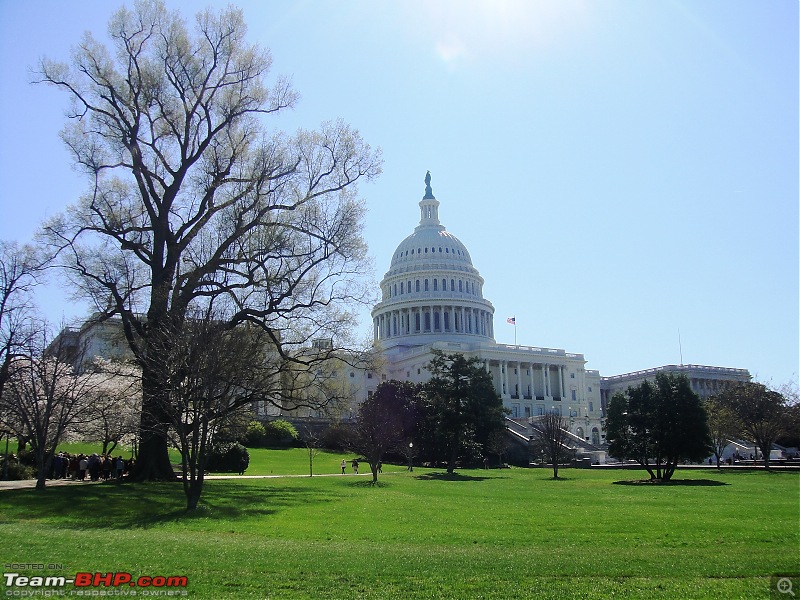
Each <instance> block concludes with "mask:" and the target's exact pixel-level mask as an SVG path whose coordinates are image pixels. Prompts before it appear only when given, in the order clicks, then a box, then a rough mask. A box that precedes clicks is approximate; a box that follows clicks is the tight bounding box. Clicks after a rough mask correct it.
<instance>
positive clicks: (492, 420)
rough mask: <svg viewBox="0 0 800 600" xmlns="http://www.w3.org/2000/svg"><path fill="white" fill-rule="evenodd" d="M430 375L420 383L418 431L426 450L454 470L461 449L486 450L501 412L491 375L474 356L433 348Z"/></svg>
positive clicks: (499, 425) (500, 424)
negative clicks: (444, 351)
mask: <svg viewBox="0 0 800 600" xmlns="http://www.w3.org/2000/svg"><path fill="white" fill-rule="evenodd" d="M433 355H434V356H433V359H432V360H431V361H430V363H429V364H428V371H430V373H431V375H432V377H431V378H430V380H429V381H428V382H427V383H426V384H424V386H423V392H424V393H423V399H422V405H423V410H422V414H423V416H422V423H421V432H422V437H423V443H424V444H425V445H426V451H428V452H431V451H432V452H433V453H434V454H436V455H437V456H438V457H440V458H443V459H444V460H446V462H447V472H448V473H449V474H452V473H453V472H454V470H455V467H456V463H457V462H458V460H459V458H460V457H461V456H462V455H463V454H468V455H469V454H471V455H475V454H477V455H478V456H480V455H482V454H483V453H485V451H486V448H487V445H488V442H489V436H490V434H491V433H492V432H493V431H495V430H497V429H502V428H503V416H504V414H505V412H504V409H503V403H502V400H501V399H500V396H499V395H498V394H497V392H496V391H495V389H494V382H493V381H492V376H491V374H489V373H488V372H487V371H486V369H485V368H484V367H483V364H482V362H481V360H480V359H479V358H477V357H472V358H467V357H465V356H464V355H463V354H460V353H453V354H445V353H443V352H441V351H439V350H433Z"/></svg>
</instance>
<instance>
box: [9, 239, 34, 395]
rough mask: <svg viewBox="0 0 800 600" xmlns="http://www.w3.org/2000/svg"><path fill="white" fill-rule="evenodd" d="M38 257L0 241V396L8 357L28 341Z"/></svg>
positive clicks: (28, 248) (22, 248) (29, 338)
mask: <svg viewBox="0 0 800 600" xmlns="http://www.w3.org/2000/svg"><path fill="white" fill-rule="evenodd" d="M39 271H40V260H39V258H38V257H37V256H36V254H35V251H34V250H33V249H32V248H30V247H28V246H23V247H20V246H18V245H17V244H15V243H13V242H5V241H0V398H2V396H3V389H4V387H5V383H6V380H7V378H8V374H9V367H10V365H11V360H12V358H13V357H14V356H15V355H16V354H20V353H23V352H24V351H25V349H26V347H27V346H28V345H29V342H30V341H31V335H32V333H33V328H32V327H31V320H30V319H31V317H32V311H33V307H32V305H31V297H30V294H31V290H32V288H33V286H34V285H36V277H37V274H38V273H39Z"/></svg>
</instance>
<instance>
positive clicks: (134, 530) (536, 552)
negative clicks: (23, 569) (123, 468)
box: [0, 450, 800, 599]
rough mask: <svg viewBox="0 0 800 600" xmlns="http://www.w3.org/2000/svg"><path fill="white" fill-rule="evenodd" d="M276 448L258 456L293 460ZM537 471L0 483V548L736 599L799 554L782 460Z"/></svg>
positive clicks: (539, 591) (287, 587)
mask: <svg viewBox="0 0 800 600" xmlns="http://www.w3.org/2000/svg"><path fill="white" fill-rule="evenodd" d="M283 452H287V451H283ZM288 452H290V453H294V454H296V456H295V455H294V454H281V453H280V452H277V453H276V452H269V451H265V452H264V454H263V456H262V457H261V460H263V461H264V464H265V465H267V466H268V465H269V464H272V463H276V462H277V463H280V464H281V465H282V466H283V467H282V468H284V467H286V468H288V465H298V466H299V465H301V464H302V468H300V470H299V473H301V474H302V473H304V472H307V467H308V463H307V454H306V453H305V452H304V451H302V450H300V451H297V452H295V451H288ZM301 454H302V458H304V459H305V461H302V460H301ZM338 456H340V455H333V454H331V455H327V456H325V457H324V458H323V460H320V458H321V457H320V456H317V458H316V459H315V472H318V473H322V472H324V471H323V469H322V468H320V469H317V466H320V467H321V466H322V464H323V463H325V461H329V462H330V463H331V468H326V469H325V471H328V472H336V471H337V470H338V460H341V459H340V458H338V459H337V457H338ZM256 462H258V461H256ZM254 466H255V465H254ZM348 471H349V469H348ZM550 474H551V473H550V472H548V471H546V470H538V469H532V470H527V469H508V470H501V471H500V470H490V471H484V470H477V471H468V470H464V471H461V472H459V473H457V475H456V476H455V477H452V478H450V477H447V476H446V475H445V474H443V473H442V472H439V471H433V470H426V469H415V471H414V473H407V472H405V470H404V469H403V468H402V467H395V469H394V472H389V473H387V474H386V475H385V476H384V477H383V478H382V479H381V482H380V484H379V485H378V486H377V487H372V486H371V485H369V476H363V477H353V476H346V477H342V476H338V477H313V478H308V477H305V478H278V479H263V480H254V479H238V480H237V479H232V480H214V481H209V482H208V483H207V488H206V491H205V493H204V499H203V500H202V501H201V504H202V506H201V508H200V509H199V510H198V511H197V514H193V515H187V514H186V513H185V512H184V511H183V505H184V499H183V496H182V493H181V489H180V487H179V486H178V485H173V484H143V485H132V484H121V485H115V484H100V485H90V484H86V485H70V486H63V487H53V488H51V489H49V490H46V491H45V492H44V493H36V492H35V491H34V490H11V491H4V492H0V540H1V541H0V553H1V554H2V558H3V563H9V562H12V561H13V562H15V563H58V564H61V565H63V571H62V572H60V573H61V574H68V575H72V574H74V573H75V572H78V571H88V572H94V571H99V572H109V571H127V572H130V573H132V574H133V575H134V576H139V575H149V576H156V575H163V576H173V575H186V576H187V577H188V587H187V588H186V589H187V591H188V593H189V596H190V597H196V598H276V599H277V598H747V599H750V598H769V597H770V594H769V586H770V576H771V575H772V574H776V573H797V572H798V570H799V568H798V548H800V539H799V535H798V524H799V523H800V475H798V474H797V473H763V472H728V471H723V472H716V471H714V470H702V471H679V472H678V473H677V474H676V477H677V478H679V479H685V480H686V481H685V482H680V484H678V485H668V486H667V485H663V486H653V485H626V484H621V483H618V482H620V481H622V480H626V479H635V478H637V477H642V476H643V474H642V473H641V472H638V471H598V470H575V469H567V470H564V471H563V475H564V477H565V478H566V479H564V480H563V481H552V480H550V479H549V476H550ZM57 574H58V572H57ZM122 591H126V590H122ZM162 591H166V590H162ZM140 593H141V590H140Z"/></svg>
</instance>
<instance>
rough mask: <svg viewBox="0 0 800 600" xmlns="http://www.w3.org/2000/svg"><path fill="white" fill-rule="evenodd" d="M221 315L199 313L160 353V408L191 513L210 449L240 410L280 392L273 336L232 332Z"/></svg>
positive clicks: (241, 329)
mask: <svg viewBox="0 0 800 600" xmlns="http://www.w3.org/2000/svg"><path fill="white" fill-rule="evenodd" d="M218 315H219V313H217V312H214V311H213V310H212V309H210V308H209V309H208V310H207V311H206V312H205V313H204V314H200V313H195V314H193V315H192V318H191V319H190V320H188V321H187V322H186V323H185V324H184V325H183V326H182V327H181V329H180V331H179V332H176V334H175V335H174V336H172V338H171V340H170V343H169V345H168V346H167V347H165V348H163V349H160V350H161V351H160V352H159V354H158V356H159V367H160V369H161V375H162V378H163V380H164V381H166V382H167V385H168V389H167V395H166V399H165V403H164V405H163V406H161V407H159V413H160V415H162V418H163V417H164V416H165V417H166V418H167V420H168V421H167V422H168V423H169V425H170V428H171V432H172V434H173V435H174V439H175V445H176V446H177V448H178V449H179V450H180V452H181V461H182V472H183V473H182V481H183V488H184V493H185V494H186V500H187V509H188V510H193V509H195V508H196V507H197V504H198V502H199V500H200V496H201V494H202V491H203V484H204V474H205V468H206V464H207V461H208V458H209V455H210V450H211V445H212V444H213V442H214V437H215V436H216V434H217V432H218V431H219V429H220V428H221V427H223V426H225V425H226V424H227V423H228V419H229V417H231V416H232V415H233V414H234V413H235V412H236V411H237V410H239V409H240V408H242V407H243V406H247V405H249V404H252V403H253V402H256V401H260V400H263V399H265V398H267V399H269V398H270V397H271V395H272V392H273V391H276V390H279V389H280V386H281V382H280V367H281V364H282V361H280V360H276V359H277V358H278V357H277V355H276V354H275V352H274V350H273V348H272V345H271V343H270V338H269V336H268V335H267V334H266V333H265V332H264V331H263V330H262V329H261V328H258V327H238V328H234V329H231V328H229V327H228V325H227V323H226V321H225V320H224V319H220V318H217V316H218Z"/></svg>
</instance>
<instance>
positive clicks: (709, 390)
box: [600, 365, 752, 411]
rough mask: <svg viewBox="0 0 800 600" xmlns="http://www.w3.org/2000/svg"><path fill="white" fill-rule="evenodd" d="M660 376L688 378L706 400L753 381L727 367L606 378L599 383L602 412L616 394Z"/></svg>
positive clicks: (683, 368)
mask: <svg viewBox="0 0 800 600" xmlns="http://www.w3.org/2000/svg"><path fill="white" fill-rule="evenodd" d="M658 373H675V374H678V375H685V376H686V377H687V379H689V383H690V384H691V386H692V391H693V392H694V393H695V394H697V395H698V396H700V398H701V399H703V400H705V399H706V398H710V397H711V396H714V395H716V394H718V393H720V392H721V391H723V390H726V389H728V388H729V387H731V386H732V385H735V384H737V383H740V382H746V381H750V380H751V379H752V377H751V376H750V372H749V371H748V370H747V369H731V368H727V367H707V366H702V365H665V366H663V367H656V368H654V369H647V370H645V371H635V372H633V373H623V374H622V375H614V376H612V377H603V378H602V379H601V381H600V390H601V395H602V403H603V411H605V410H606V409H607V407H608V403H609V401H610V400H611V398H612V397H613V396H614V394H616V393H617V392H625V390H627V389H628V388H629V387H636V386H638V385H641V384H642V382H643V381H645V380H646V379H648V380H650V381H653V379H655V376H656V375H657V374H658Z"/></svg>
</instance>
